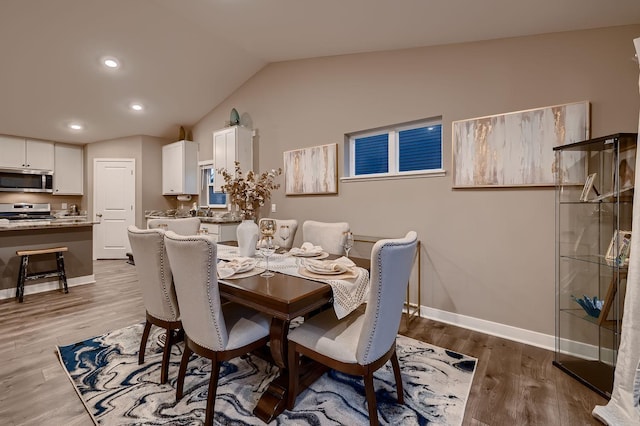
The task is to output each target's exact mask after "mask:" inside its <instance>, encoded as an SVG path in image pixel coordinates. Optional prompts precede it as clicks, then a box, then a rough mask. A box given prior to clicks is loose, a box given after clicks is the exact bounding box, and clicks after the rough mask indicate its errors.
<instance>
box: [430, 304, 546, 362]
mask: <svg viewBox="0 0 640 426" xmlns="http://www.w3.org/2000/svg"><path fill="white" fill-rule="evenodd" d="M420 316H421V317H423V318H428V319H432V320H434V321H440V322H444V323H447V324H452V325H456V326H458V327H462V328H468V329H469V330H473V331H478V332H480V333H485V334H490V335H492V336H497V337H502V338H504V339H508V340H513V341H515V342H520V343H524V344H527V345H531V346H537V347H539V348H543V349H547V350H550V351H554V350H555V336H552V335H549V334H543V333H538V332H537V331H531V330H525V329H524V328H518V327H512V326H510V325H505V324H500V323H497V322H493V321H487V320H483V319H479V318H474V317H469V316H466V315H460V314H455V313H452V312H447V311H442V310H440V309H435V308H430V307H428V306H421V307H420Z"/></svg>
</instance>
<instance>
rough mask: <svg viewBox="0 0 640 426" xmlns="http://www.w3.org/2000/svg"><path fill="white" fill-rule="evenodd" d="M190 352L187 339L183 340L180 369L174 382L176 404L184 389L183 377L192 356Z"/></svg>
mask: <svg viewBox="0 0 640 426" xmlns="http://www.w3.org/2000/svg"><path fill="white" fill-rule="evenodd" d="M192 352H193V351H192V350H191V348H190V347H189V345H187V337H186V336H185V339H184V352H182V359H181V360H180V369H179V370H178V381H177V382H176V402H178V401H180V400H181V399H182V390H183V388H184V376H185V375H186V373H187V364H188V363H189V357H190V356H191V354H192Z"/></svg>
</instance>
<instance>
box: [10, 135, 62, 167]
mask: <svg viewBox="0 0 640 426" xmlns="http://www.w3.org/2000/svg"><path fill="white" fill-rule="evenodd" d="M53 145H54V144H53V142H49V141H36V140H30V139H25V138H20V137H15V136H0V148H1V149H0V150H1V151H2V155H1V156H0V167H1V168H9V169H34V170H53V167H54V164H53V157H54V153H53Z"/></svg>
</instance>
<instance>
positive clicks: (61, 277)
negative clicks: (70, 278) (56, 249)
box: [56, 253, 69, 294]
mask: <svg viewBox="0 0 640 426" xmlns="http://www.w3.org/2000/svg"><path fill="white" fill-rule="evenodd" d="M56 263H57V265H58V281H62V291H63V292H64V293H65V294H67V293H69V286H68V285H67V272H66V271H65V270H64V256H63V255H62V253H56Z"/></svg>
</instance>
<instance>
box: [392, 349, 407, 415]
mask: <svg viewBox="0 0 640 426" xmlns="http://www.w3.org/2000/svg"><path fill="white" fill-rule="evenodd" d="M391 366H393V375H394V376H396V393H397V394H398V403H399V404H404V390H403V389H402V375H401V374H400V364H399V363H398V356H397V355H396V351H393V355H391Z"/></svg>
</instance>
